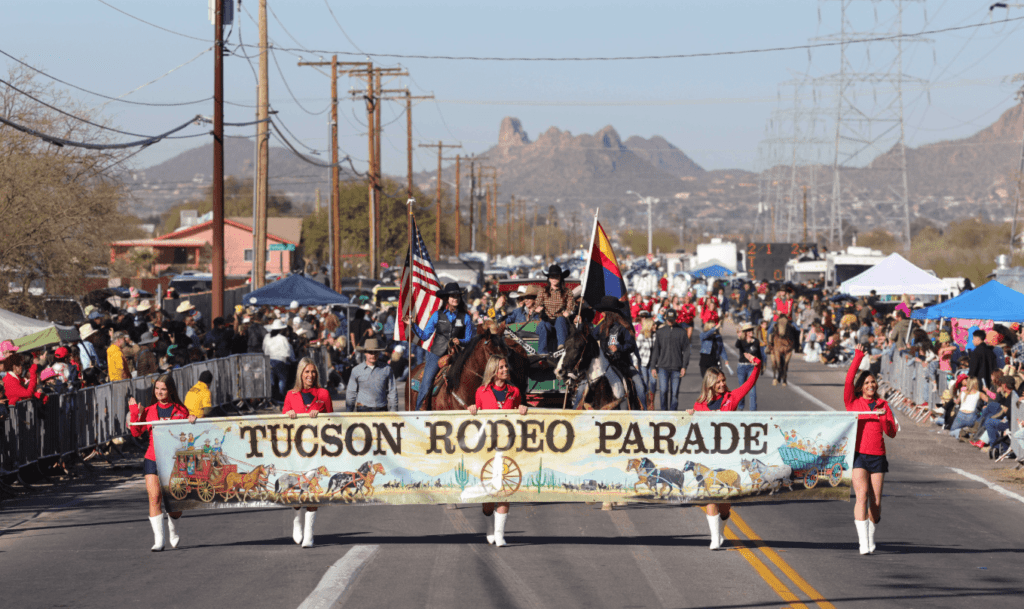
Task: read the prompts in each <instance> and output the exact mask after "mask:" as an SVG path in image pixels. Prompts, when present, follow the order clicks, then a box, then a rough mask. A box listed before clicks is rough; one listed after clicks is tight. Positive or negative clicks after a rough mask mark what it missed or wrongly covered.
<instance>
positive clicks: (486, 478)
mask: <svg viewBox="0 0 1024 609" xmlns="http://www.w3.org/2000/svg"><path fill="white" fill-rule="evenodd" d="M492 467H494V459H493V458H491V459H488V460H487V461H486V462H485V463H484V466H483V467H482V468H480V482H482V483H483V485H484V488H488V489H490V491H491V494H492V495H500V496H504V497H507V496H509V495H511V494H512V493H514V492H516V491H518V490H519V486H520V485H521V484H522V483H523V470H521V469H519V464H518V463H516V462H515V461H513V460H512V458H511V457H502V458H501V490H497V491H495V490H494V487H492V486H491V479H492V478H493V477H494V470H493V469H492Z"/></svg>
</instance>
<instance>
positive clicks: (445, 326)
mask: <svg viewBox="0 0 1024 609" xmlns="http://www.w3.org/2000/svg"><path fill="white" fill-rule="evenodd" d="M435 296H437V297H438V298H440V299H441V301H442V303H444V306H442V307H441V308H440V309H438V310H437V311H434V314H433V315H431V316H430V319H428V320H427V327H426V328H420V327H419V326H418V325H417V324H415V323H413V324H412V329H413V331H414V332H416V335H417V336H419V337H420V340H422V341H423V342H427V341H429V340H430V338H431V337H433V338H434V343H433V344H432V345H431V347H430V351H427V356H426V358H425V361H424V366H423V378H422V380H421V381H420V391H419V394H418V395H417V396H416V410H422V409H423V402H424V401H425V400H426V399H427V398H428V397H429V396H430V394H431V388H432V387H433V385H434V377H435V376H437V373H438V371H439V370H440V369H441V366H440V363H439V362H440V360H441V356H443V355H445V354H447V353H448V349H449V347H450V346H453V347H457V346H459V345H460V344H462V343H468V342H469V341H470V340H472V339H473V319H472V317H470V315H469V311H467V310H466V303H465V302H464V301H463V299H462V288H460V287H459V284H457V283H455V282H452V283H449V284H447V285H445V286H444V287H443V288H441V289H440V290H438V291H437V293H436V294H435ZM405 321H406V322H411V321H412V317H408V316H407V317H406V319H405Z"/></svg>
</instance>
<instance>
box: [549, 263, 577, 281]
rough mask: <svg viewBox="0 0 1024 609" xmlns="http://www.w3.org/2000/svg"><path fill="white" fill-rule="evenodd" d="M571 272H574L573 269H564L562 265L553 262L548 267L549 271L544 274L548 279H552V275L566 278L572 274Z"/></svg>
mask: <svg viewBox="0 0 1024 609" xmlns="http://www.w3.org/2000/svg"><path fill="white" fill-rule="evenodd" d="M570 273H572V271H563V270H562V267H560V266H558V265H557V264H552V265H551V266H549V267H548V271H547V272H546V273H544V276H545V277H547V278H548V279H551V278H552V277H558V278H559V279H565V278H566V277H568V276H569V275H570Z"/></svg>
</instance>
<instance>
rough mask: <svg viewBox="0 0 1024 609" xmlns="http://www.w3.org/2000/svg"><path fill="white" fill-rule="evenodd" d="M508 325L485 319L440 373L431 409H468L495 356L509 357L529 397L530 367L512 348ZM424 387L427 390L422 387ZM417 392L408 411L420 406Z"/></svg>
mask: <svg viewBox="0 0 1024 609" xmlns="http://www.w3.org/2000/svg"><path fill="white" fill-rule="evenodd" d="M504 334H505V324H503V323H502V324H495V323H494V322H484V323H483V324H481V325H480V326H478V327H477V331H476V335H475V336H474V337H473V340H471V341H469V344H467V345H465V346H463V347H462V349H460V350H459V351H458V352H457V353H456V354H455V355H453V356H452V359H451V360H450V366H449V367H448V370H447V371H445V372H444V373H443V374H438V375H437V377H435V379H434V384H435V385H436V384H438V383H440V388H439V389H438V391H437V394H436V395H434V397H433V398H432V399H431V400H430V409H431V410H465V409H466V408H468V407H469V406H470V405H471V404H473V402H474V401H475V400H476V390H477V389H478V388H479V387H480V385H481V383H482V382H483V374H484V367H485V366H487V360H488V359H490V357H491V356H492V355H502V356H505V358H506V360H507V361H508V369H509V375H510V377H511V382H512V384H513V385H515V386H516V387H517V388H518V389H519V392H520V394H521V395H523V396H524V398H525V396H526V369H527V366H528V362H527V360H526V358H525V357H523V356H522V355H521V354H520V353H519V352H518V350H513V349H512V348H510V347H509V345H508V342H507V341H506V339H505V336H504ZM422 371H423V364H419V365H417V366H416V367H415V368H413V370H412V372H411V373H410V375H409V378H414V377H416V376H417V375H422ZM421 389H422V390H427V389H426V388H422V387H421ZM417 397H418V394H417V392H415V391H412V392H411V398H410V401H409V403H408V404H406V410H412V409H414V408H415V406H416V399H417Z"/></svg>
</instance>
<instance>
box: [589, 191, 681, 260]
mask: <svg viewBox="0 0 1024 609" xmlns="http://www.w3.org/2000/svg"><path fill="white" fill-rule="evenodd" d="M626 194H627V195H636V196H637V198H638V199H640V202H641V203H646V204H647V253H648V254H651V255H653V254H654V221H653V220H652V217H651V216H652V214H653V211H652V208H653V206H654V204H655V203H660V202H661V199H659V198H657V197H643V196H640V194H638V193H635V192H633V191H632V190H627V191H626ZM574 227H575V226H574Z"/></svg>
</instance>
